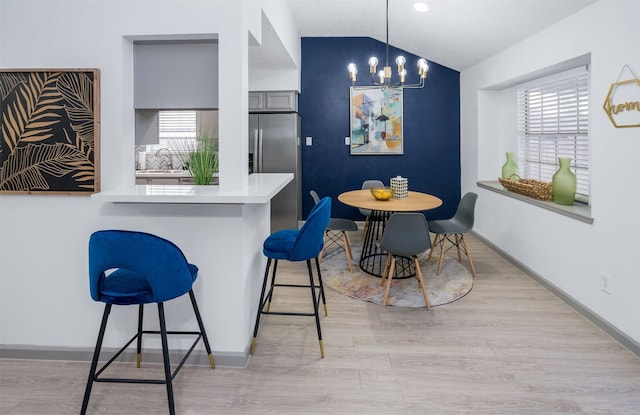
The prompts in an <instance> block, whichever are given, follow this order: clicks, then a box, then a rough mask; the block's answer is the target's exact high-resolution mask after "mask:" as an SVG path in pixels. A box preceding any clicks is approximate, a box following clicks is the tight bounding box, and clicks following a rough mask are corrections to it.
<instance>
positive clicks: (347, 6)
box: [250, 0, 596, 71]
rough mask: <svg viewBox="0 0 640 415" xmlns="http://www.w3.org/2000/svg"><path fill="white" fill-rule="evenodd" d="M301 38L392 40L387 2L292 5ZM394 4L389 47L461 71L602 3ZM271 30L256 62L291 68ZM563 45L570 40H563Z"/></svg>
mask: <svg viewBox="0 0 640 415" xmlns="http://www.w3.org/2000/svg"><path fill="white" fill-rule="evenodd" d="M286 1H287V2H288V3H289V5H290V8H291V12H292V15H293V18H294V20H295V22H296V24H297V26H298V31H299V34H300V36H301V37H334V36H335V37H343V36H345V37H350V36H368V37H372V38H374V39H377V40H379V41H381V42H385V41H386V30H385V28H386V17H385V13H386V12H385V10H386V2H385V0H286ZM416 1H417V0H389V43H390V44H391V45H393V46H396V47H398V48H400V49H404V50H406V51H407V52H410V53H412V54H414V55H418V56H421V57H424V58H426V59H427V60H429V61H433V62H437V63H439V64H441V65H444V66H447V67H449V68H452V69H455V70H458V71H461V70H463V69H465V68H468V67H470V66H472V65H474V64H476V63H478V62H480V61H482V60H484V59H486V58H488V57H490V56H492V55H494V54H495V53H497V52H499V51H501V50H503V49H506V48H508V47H509V46H511V45H513V44H515V43H517V42H519V41H521V40H523V39H525V38H527V37H529V36H531V35H533V34H535V33H537V32H539V31H541V30H542V29H544V28H546V27H548V26H551V25H553V24H554V23H556V22H558V21H560V20H562V19H564V18H566V17H567V16H569V15H571V14H573V13H576V12H577V11H579V10H580V9H582V8H584V7H586V6H588V5H589V4H591V3H594V2H595V1H596V0H422V2H423V3H425V4H427V5H428V6H429V11H428V12H426V13H420V12H417V11H416V10H414V8H413V5H414V3H416ZM268 26H269V25H267V27H266V29H265V32H264V33H263V45H262V47H254V48H252V51H251V56H250V62H253V63H256V62H260V64H262V65H267V66H271V67H274V68H277V67H287V66H289V65H290V63H291V62H290V61H289V62H286V61H287V57H286V56H287V55H286V53H283V51H282V50H278V49H282V48H283V47H282V43H281V42H280V41H279V39H278V37H277V35H276V34H275V32H273V30H272V28H270V27H268ZM558 41H559V42H561V41H565V40H564V39H558Z"/></svg>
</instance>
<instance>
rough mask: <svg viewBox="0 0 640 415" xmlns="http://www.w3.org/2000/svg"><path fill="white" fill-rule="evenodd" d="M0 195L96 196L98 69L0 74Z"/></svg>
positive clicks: (98, 113)
mask: <svg viewBox="0 0 640 415" xmlns="http://www.w3.org/2000/svg"><path fill="white" fill-rule="evenodd" d="M0 98H1V101H0V193H18V194H24V193H26V194H32V193H42V194H69V195H85V194H92V193H96V192H98V191H100V154H99V150H100V71H99V69H95V68H93V69H0Z"/></svg>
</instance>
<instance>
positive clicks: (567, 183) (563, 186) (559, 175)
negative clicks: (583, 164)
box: [551, 157, 577, 206]
mask: <svg viewBox="0 0 640 415" xmlns="http://www.w3.org/2000/svg"><path fill="white" fill-rule="evenodd" d="M558 161H559V162H560V168H559V169H558V171H556V172H555V173H554V174H553V178H552V179H551V185H552V192H553V201H554V202H556V203H557V204H559V205H569V206H571V205H573V202H574V200H575V199H576V185H577V180H576V175H575V174H573V172H572V171H571V169H570V168H569V165H570V164H571V158H568V157H567V158H565V157H558Z"/></svg>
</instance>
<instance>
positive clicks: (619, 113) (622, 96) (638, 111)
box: [602, 65, 640, 128]
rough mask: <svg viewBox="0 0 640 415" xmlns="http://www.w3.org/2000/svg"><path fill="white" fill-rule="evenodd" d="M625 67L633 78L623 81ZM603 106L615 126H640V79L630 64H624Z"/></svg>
mask: <svg viewBox="0 0 640 415" xmlns="http://www.w3.org/2000/svg"><path fill="white" fill-rule="evenodd" d="M625 69H628V71H629V72H630V74H631V76H632V78H631V79H626V80H623V81H621V80H620V79H621V78H622V75H623V72H624V71H625ZM602 108H604V111H605V112H606V113H607V116H608V117H609V119H610V120H611V122H612V123H613V125H614V127H616V128H627V127H640V79H639V78H638V77H637V76H636V74H635V73H634V72H633V70H632V69H631V67H629V65H624V67H623V68H622V71H620V75H618V79H617V81H616V82H614V83H612V84H611V87H610V88H609V93H608V94H607V97H606V98H605V100H604V105H603V106H602Z"/></svg>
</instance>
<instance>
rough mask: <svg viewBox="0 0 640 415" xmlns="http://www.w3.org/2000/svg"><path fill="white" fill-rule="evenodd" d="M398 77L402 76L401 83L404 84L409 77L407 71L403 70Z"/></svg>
mask: <svg viewBox="0 0 640 415" xmlns="http://www.w3.org/2000/svg"><path fill="white" fill-rule="evenodd" d="M398 75H400V82H401V83H403V84H404V79H405V77H406V76H407V70H406V69H403V70H401V71H400V72H398Z"/></svg>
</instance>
